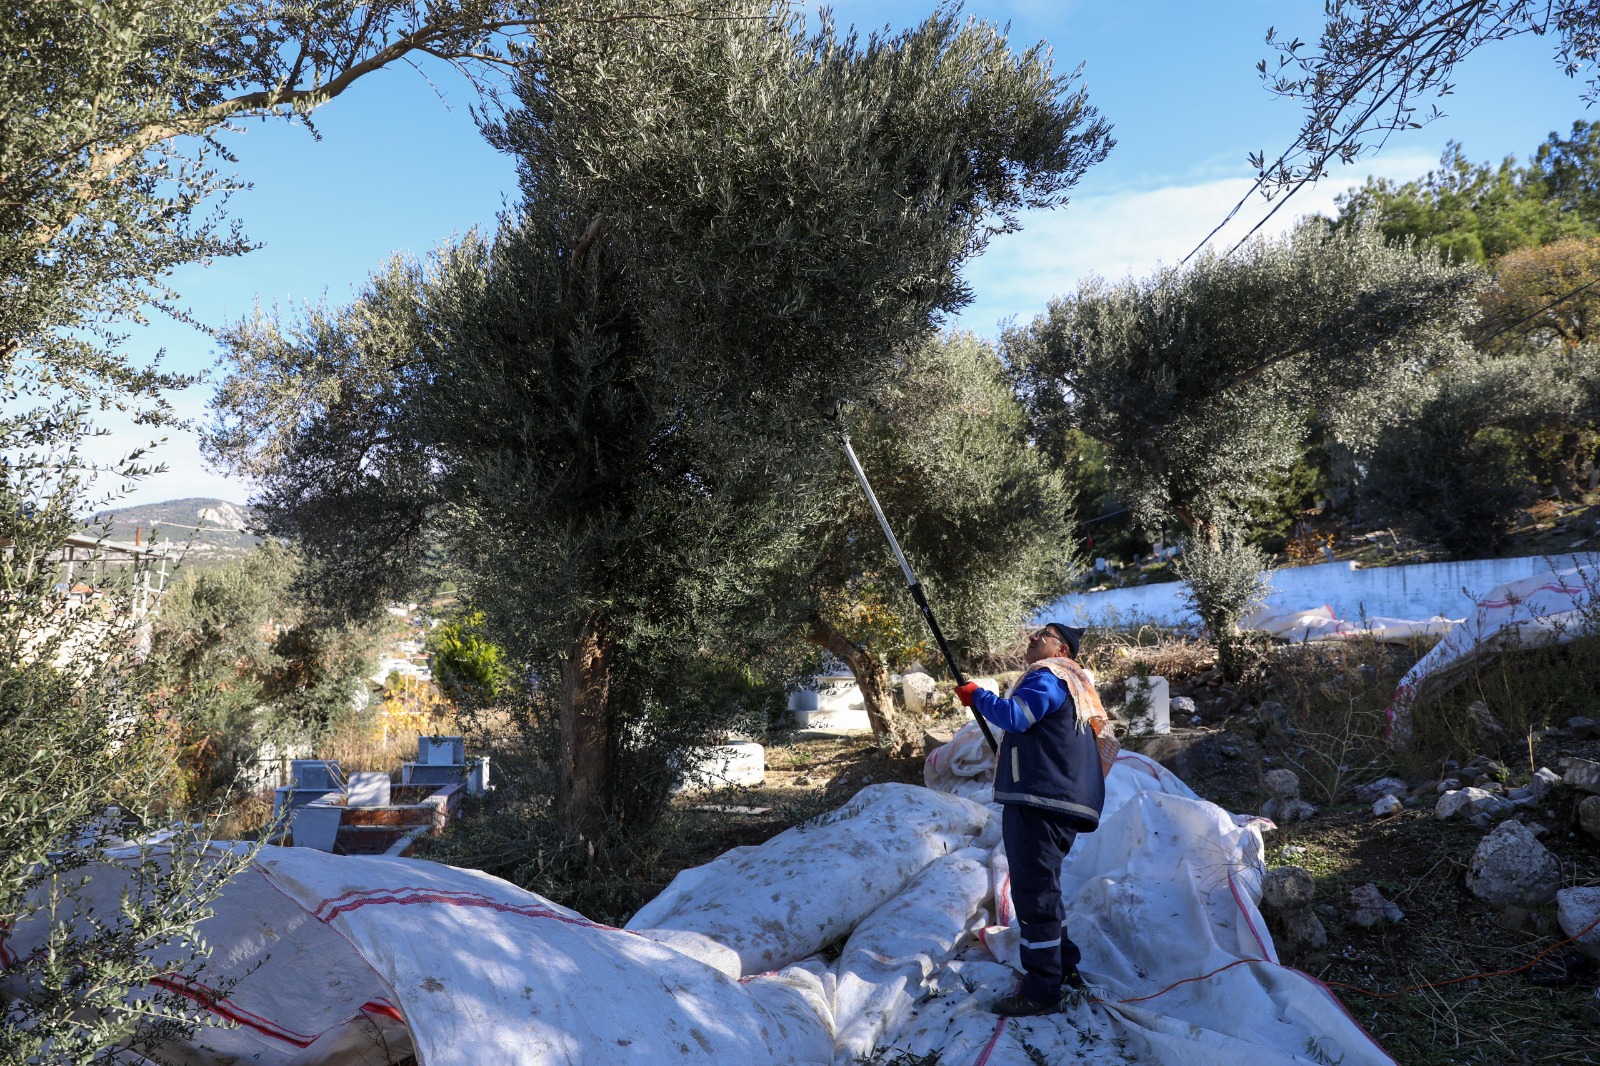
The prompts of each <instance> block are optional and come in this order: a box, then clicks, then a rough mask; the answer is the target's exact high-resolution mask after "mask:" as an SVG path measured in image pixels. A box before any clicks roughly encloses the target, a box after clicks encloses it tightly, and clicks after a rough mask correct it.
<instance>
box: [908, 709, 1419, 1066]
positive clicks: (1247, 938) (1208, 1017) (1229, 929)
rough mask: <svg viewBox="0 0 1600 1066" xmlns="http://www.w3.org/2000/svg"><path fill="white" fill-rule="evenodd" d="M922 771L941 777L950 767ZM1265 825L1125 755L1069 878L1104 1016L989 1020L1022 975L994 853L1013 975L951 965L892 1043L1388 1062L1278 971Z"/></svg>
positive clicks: (952, 1056)
mask: <svg viewBox="0 0 1600 1066" xmlns="http://www.w3.org/2000/svg"><path fill="white" fill-rule="evenodd" d="M974 732H975V731H974ZM978 742H979V743H981V739H980V740H979V741H978ZM966 754H967V755H968V756H969V757H971V755H972V753H970V751H969V752H966ZM955 761H956V760H952V762H955ZM931 771H932V772H931V774H930V776H932V777H933V778H934V779H935V780H940V779H943V778H944V777H946V776H947V775H946V773H945V770H944V764H933V765H932V766H931ZM981 779H982V778H981V777H978V776H969V777H964V778H962V779H961V780H962V781H963V782H965V783H970V782H972V781H975V780H981ZM1270 824H1271V823H1269V822H1266V821H1265V820H1264V819H1259V818H1251V817H1248V816H1239V815H1230V814H1228V813H1227V812H1226V811H1224V810H1222V809H1221V808H1220V807H1218V806H1216V805H1215V804H1213V803H1210V802H1208V801H1206V800H1203V799H1201V798H1200V797H1199V796H1197V795H1196V794H1195V793H1194V791H1193V790H1192V789H1190V788H1189V787H1188V786H1187V785H1186V784H1184V782H1183V781H1182V780H1180V779H1179V778H1178V777H1177V776H1176V775H1174V774H1173V773H1172V772H1171V771H1170V770H1167V769H1166V768H1164V767H1162V766H1161V765H1160V764H1159V763H1157V762H1155V761H1154V760H1152V759H1149V758H1147V757H1146V756H1143V755H1139V754H1137V753H1135V752H1123V753H1122V754H1121V755H1120V756H1118V759H1117V762H1116V765H1115V766H1114V767H1113V769H1112V771H1111V774H1110V775H1109V776H1108V777H1107V778H1106V806H1105V812H1104V816H1103V818H1102V821H1101V824H1100V828H1099V829H1098V830H1097V831H1096V832H1094V833H1089V834H1081V835H1080V836H1079V837H1078V839H1077V841H1076V843H1075V844H1074V846H1073V848H1072V850H1071V852H1070V853H1069V854H1068V856H1067V859H1066V861H1065V862H1064V863H1063V867H1062V891H1063V895H1064V896H1065V898H1066V901H1067V931H1068V935H1069V936H1071V937H1072V939H1073V940H1074V942H1076V943H1077V944H1078V945H1079V947H1080V948H1081V949H1082V951H1083V963H1082V971H1083V973H1084V976H1085V978H1086V979H1087V980H1088V981H1089V983H1090V985H1091V986H1092V988H1093V990H1094V995H1095V998H1096V999H1097V1000H1098V1002H1096V1003H1092V1004H1081V1005H1079V1006H1077V1007H1076V1008H1074V1009H1073V1010H1071V1011H1069V1012H1067V1013H1064V1014H1061V1015H1054V1016H1044V1017H1038V1018H1029V1019H1022V1020H1014V1021H1011V1022H1006V1023H1002V1022H1000V1021H999V1020H998V1019H996V1018H995V1017H994V1016H993V1015H989V1014H987V1013H986V1012H985V1011H984V1010H983V1007H984V1006H985V1005H986V1004H987V1003H988V1002H989V1001H991V1000H992V999H993V998H994V997H995V996H997V995H1003V994H1006V993H1009V992H1011V991H1013V990H1014V989H1015V987H1016V982H1017V979H1018V978H1019V976H1020V961H1019V959H1018V954H1017V926H1016V919H1015V916H1014V913H1013V910H1012V907H1011V902H1010V898H1009V896H1010V887H1009V877H1008V875H1007V873H1006V870H1007V867H1006V862H1005V857H1004V849H1003V848H997V849H996V851H995V854H993V855H992V856H991V859H990V867H991V871H992V877H993V878H994V882H995V884H996V886H997V891H996V892H995V899H994V908H995V911H996V915H997V924H996V925H995V926H991V927H989V928H987V929H985V930H983V934H982V942H983V944H984V945H985V946H986V948H987V949H988V952H989V953H990V954H991V955H992V957H993V958H994V959H995V960H996V961H997V962H1001V963H1005V964H1006V965H1005V966H1004V968H1003V969H1002V968H999V967H997V966H995V965H994V964H992V963H989V964H986V963H983V962H982V961H981V960H979V959H977V958H968V959H958V960H956V961H953V962H951V963H950V964H948V965H947V966H946V967H944V968H942V969H941V970H940V971H939V972H938V973H936V974H935V975H934V976H933V977H932V978H931V979H930V981H929V984H930V986H931V987H932V988H934V989H939V990H943V994H933V995H930V996H928V997H926V998H925V999H924V1000H923V1001H922V1002H919V1003H917V1004H916V1005H915V1007H914V1008H913V1011H912V1012H911V1013H910V1014H909V1015H908V1017H907V1020H906V1021H905V1023H904V1024H903V1025H901V1026H900V1027H899V1028H898V1029H892V1030H891V1031H890V1032H889V1033H888V1034H887V1035H886V1037H885V1043H886V1045H888V1046H890V1047H893V1048H896V1049H901V1050H905V1051H909V1052H910V1053H912V1054H914V1055H921V1054H927V1053H928V1052H930V1051H933V1050H936V1049H943V1056H942V1058H941V1061H945V1062H960V1063H968V1062H971V1063H976V1062H980V1061H981V1062H984V1063H985V1064H986V1066H1012V1064H1015V1066H1027V1064H1030V1063H1034V1062H1037V1061H1047V1062H1072V1061H1079V1059H1080V1056H1085V1058H1084V1059H1083V1061H1095V1062H1135V1061H1138V1062H1147V1063H1148V1062H1159V1063H1162V1064H1164V1066H1166V1064H1197V1066H1198V1064H1205V1066H1237V1064H1238V1063H1241V1062H1248V1063H1251V1064H1255V1063H1269V1064H1278V1063H1295V1062H1304V1063H1309V1062H1316V1061H1319V1059H1318V1058H1316V1057H1315V1056H1312V1055H1311V1054H1309V1051H1308V1049H1310V1048H1316V1049H1318V1054H1320V1055H1323V1056H1326V1058H1325V1059H1324V1060H1322V1061H1343V1062H1344V1063H1345V1064H1346V1066H1367V1064H1377V1063H1386V1062H1390V1061H1391V1060H1390V1059H1389V1058H1388V1056H1386V1055H1385V1054H1384V1053H1383V1051H1382V1049H1381V1048H1379V1047H1378V1046H1377V1045H1376V1044H1375V1043H1374V1042H1373V1041H1372V1040H1371V1038H1370V1037H1368V1036H1367V1035H1366V1034H1365V1033H1364V1032H1363V1031H1362V1030H1361V1028H1360V1027H1359V1026H1358V1025H1356V1024H1355V1023H1354V1022H1353V1021H1352V1020H1351V1019H1350V1018H1349V1016H1348V1015H1347V1014H1346V1013H1345V1012H1344V1010H1343V1008H1342V1007H1341V1006H1340V1005H1339V1003H1338V1001H1337V1000H1336V999H1335V998H1334V997H1333V996H1332V995H1331V994H1330V993H1328V992H1327V991H1326V989H1324V988H1323V986H1322V985H1321V984H1319V983H1318V982H1316V981H1314V980H1312V979H1311V978H1309V977H1307V976H1306V975H1304V974H1301V973H1299V972H1298V971H1296V970H1292V969H1289V968H1288V967H1284V966H1282V965H1280V964H1279V963H1278V961H1277V954H1276V951H1275V949H1274V948H1273V945H1272V940H1271V938H1270V936H1269V935H1268V934H1267V932H1266V927H1265V925H1264V923H1263V922H1262V920H1261V915H1260V912H1259V910H1258V909H1257V902H1258V900H1259V896H1260V879H1261V876H1262V873H1263V872H1264V863H1263V845H1262V840H1261V829H1262V828H1263V827H1264V826H1269V825H1270ZM968 984H972V985H973V988H974V990H973V991H971V992H968V991H967V990H966V988H967V985H968ZM1146 997H1151V998H1146ZM1124 1001H1130V1002H1124ZM1041 1055H1042V1056H1043V1058H1042V1060H1041V1059H1040V1058H1038V1057H1037V1056H1041Z"/></svg>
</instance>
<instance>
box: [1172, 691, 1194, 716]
mask: <svg viewBox="0 0 1600 1066" xmlns="http://www.w3.org/2000/svg"><path fill="white" fill-rule="evenodd" d="M1167 707H1168V709H1169V710H1170V711H1171V712H1172V716H1173V717H1174V718H1176V717H1177V716H1178V715H1180V714H1194V713H1195V706H1194V700H1192V699H1190V698H1189V697H1188V696H1174V697H1172V699H1171V700H1170V701H1169V702H1168V703H1167Z"/></svg>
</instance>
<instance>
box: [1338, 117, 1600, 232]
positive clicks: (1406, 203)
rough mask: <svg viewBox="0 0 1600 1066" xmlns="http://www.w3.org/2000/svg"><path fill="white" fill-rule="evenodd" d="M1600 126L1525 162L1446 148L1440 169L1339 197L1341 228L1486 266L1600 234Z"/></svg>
mask: <svg viewBox="0 0 1600 1066" xmlns="http://www.w3.org/2000/svg"><path fill="white" fill-rule="evenodd" d="M1597 152H1600V125H1591V124H1590V123H1587V122H1576V123H1574V124H1573V127H1572V136H1571V137H1570V138H1565V139H1563V138H1561V137H1559V136H1557V135H1556V134H1554V133H1552V134H1551V135H1550V138H1549V140H1547V141H1546V142H1545V143H1544V144H1543V145H1541V146H1540V147H1539V149H1538V150H1537V152H1536V153H1535V154H1534V156H1533V159H1532V160H1531V161H1530V162H1529V163H1527V164H1525V165H1519V164H1518V163H1517V161H1516V159H1515V157H1513V156H1507V157H1506V158H1505V159H1504V160H1502V161H1501V162H1500V163H1499V165H1491V164H1489V163H1474V162H1472V161H1470V160H1469V159H1467V157H1466V155H1465V153H1464V152H1463V151H1462V149H1461V146H1460V145H1458V144H1451V145H1450V146H1449V147H1447V148H1446V149H1445V153H1444V156H1443V158H1442V159H1440V161H1439V168H1438V169H1437V170H1432V171H1429V172H1428V173H1427V174H1426V175H1424V176H1423V177H1421V178H1417V179H1415V180H1413V181H1408V182H1398V183H1397V182H1392V181H1389V180H1388V179H1386V178H1368V179H1367V181H1366V183H1365V184H1364V185H1363V186H1362V187H1361V188H1359V189H1357V190H1355V191H1354V192H1351V193H1348V194H1345V195H1343V196H1341V197H1340V198H1339V213H1338V220H1339V222H1340V223H1341V224H1354V223H1364V224H1373V225H1376V226H1377V227H1378V228H1379V230H1381V231H1382V233H1383V235H1384V236H1385V237H1388V238H1390V239H1405V238H1409V239H1412V240H1416V241H1421V242H1425V243H1428V244H1431V245H1434V246H1435V247H1437V248H1439V249H1441V250H1443V251H1444V252H1446V253H1447V254H1449V255H1451V256H1453V257H1455V258H1458V259H1463V260H1467V261H1469V262H1475V263H1486V262H1488V261H1489V260H1493V259H1497V258H1499V257H1500V256H1503V255H1506V254H1507V253H1510V252H1514V251H1517V250H1519V249H1525V248H1534V247H1538V246H1539V245H1543V244H1549V243H1551V242H1552V241H1558V240H1562V239H1564V238H1576V237H1590V236H1595V235H1596V234H1600V193H1597V191H1596V190H1600V168H1597V167H1596V165H1595V164H1596V163H1597V162H1600V160H1597V158H1596V153H1597Z"/></svg>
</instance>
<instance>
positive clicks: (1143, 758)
mask: <svg viewBox="0 0 1600 1066" xmlns="http://www.w3.org/2000/svg"><path fill="white" fill-rule="evenodd" d="M1117 762H1131V763H1133V765H1135V766H1137V767H1138V768H1139V769H1141V770H1143V771H1144V772H1145V773H1147V774H1149V775H1150V776H1151V777H1153V778H1155V779H1156V780H1157V781H1159V780H1161V771H1160V770H1159V769H1151V766H1150V763H1151V760H1150V757H1149V756H1147V755H1140V754H1139V753H1138V752H1135V751H1125V752H1123V753H1122V754H1121V755H1118V756H1117ZM1158 765H1159V764H1158Z"/></svg>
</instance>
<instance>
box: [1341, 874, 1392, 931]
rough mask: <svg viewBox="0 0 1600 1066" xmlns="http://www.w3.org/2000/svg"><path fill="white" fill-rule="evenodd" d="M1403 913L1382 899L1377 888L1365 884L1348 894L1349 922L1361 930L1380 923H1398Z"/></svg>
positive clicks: (1381, 894)
mask: <svg viewBox="0 0 1600 1066" xmlns="http://www.w3.org/2000/svg"><path fill="white" fill-rule="evenodd" d="M1404 917H1405V912H1404V911H1402V910H1401V909H1400V908H1399V907H1396V906H1395V905H1394V904H1393V903H1391V902H1390V901H1389V900H1387V899H1384V898H1383V893H1382V892H1379V891H1378V886H1377V885H1374V884H1370V883H1369V884H1365V885H1362V886H1361V887H1360V888H1357V889H1354V890H1353V891H1351V893H1350V920H1351V921H1352V922H1354V923H1355V924H1356V925H1359V926H1361V927H1362V928H1363V929H1371V928H1372V927H1373V926H1375V925H1378V924H1380V923H1382V922H1398V921H1399V920H1400V919H1402V918H1404Z"/></svg>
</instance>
